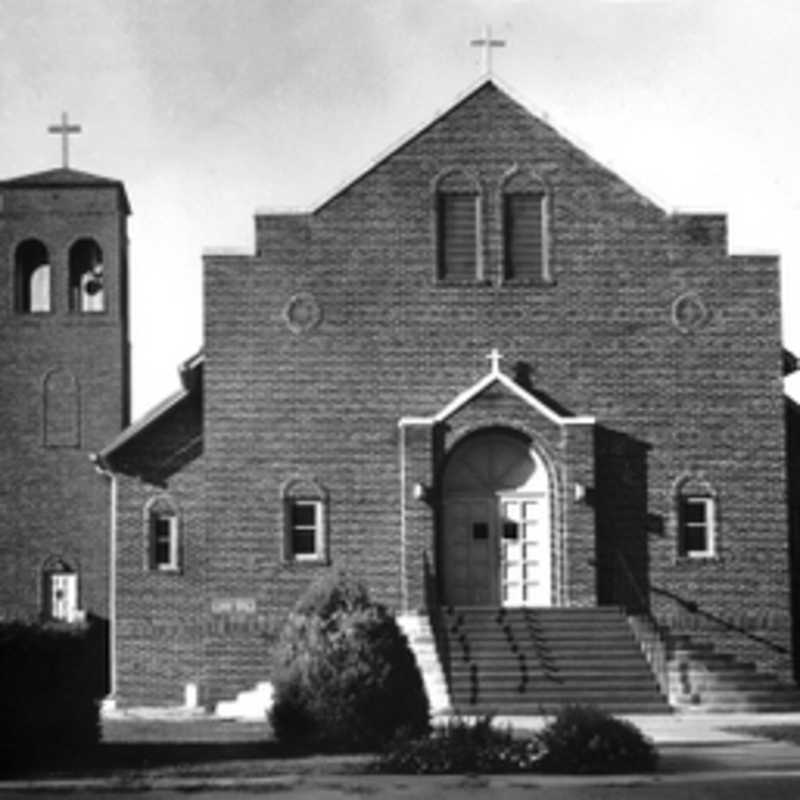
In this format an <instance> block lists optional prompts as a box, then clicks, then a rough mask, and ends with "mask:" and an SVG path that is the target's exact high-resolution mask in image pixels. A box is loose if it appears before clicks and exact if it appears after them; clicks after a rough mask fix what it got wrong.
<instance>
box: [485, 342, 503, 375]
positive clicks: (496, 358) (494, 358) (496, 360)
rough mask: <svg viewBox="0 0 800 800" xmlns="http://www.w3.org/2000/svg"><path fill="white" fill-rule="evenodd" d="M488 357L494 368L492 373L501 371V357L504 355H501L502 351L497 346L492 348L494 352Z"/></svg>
mask: <svg viewBox="0 0 800 800" xmlns="http://www.w3.org/2000/svg"><path fill="white" fill-rule="evenodd" d="M486 358H488V359H489V362H490V364H491V368H492V373H493V374H495V373H498V372H500V359H502V358H503V356H501V355H500V351H499V350H498V349H497V348H496V347H494V348H492V352H491V353H489V355H488V356H486Z"/></svg>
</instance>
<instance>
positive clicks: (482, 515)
mask: <svg viewBox="0 0 800 800" xmlns="http://www.w3.org/2000/svg"><path fill="white" fill-rule="evenodd" d="M496 516H497V510H496V508H495V505H494V503H493V502H492V501H491V499H475V498H449V499H448V501H447V504H446V508H445V520H446V522H445V528H444V542H443V545H444V552H445V553H446V554H447V558H446V560H445V561H444V563H443V564H442V569H443V572H444V585H445V597H446V598H447V602H448V603H451V604H453V605H461V606H483V605H494V604H496V603H497V588H496V581H495V580H494V576H495V572H496V566H495V565H496V562H497V559H496V555H495V549H496V541H497V540H496V533H495V531H496Z"/></svg>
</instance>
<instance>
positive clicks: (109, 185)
mask: <svg viewBox="0 0 800 800" xmlns="http://www.w3.org/2000/svg"><path fill="white" fill-rule="evenodd" d="M27 188H36V189H39V188H42V189H51V188H68V189H75V188H78V189H83V188H89V189H116V190H117V191H118V192H119V193H120V197H121V200H122V208H123V210H124V211H125V213H126V214H130V213H131V207H130V203H129V201H128V195H127V193H126V192H125V185H124V184H123V183H122V181H120V180H116V179H115V178H105V177H103V176H102V175H93V174H92V173H90V172H81V171H80V170H77V169H70V168H69V167H57V168H56V169H48V170H44V171H43V172H32V173H30V174H28V175H19V176H17V177H16V178H8V179H6V180H3V181H0V189H27Z"/></svg>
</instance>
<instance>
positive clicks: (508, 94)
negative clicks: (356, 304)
mask: <svg viewBox="0 0 800 800" xmlns="http://www.w3.org/2000/svg"><path fill="white" fill-rule="evenodd" d="M488 92H496V93H497V94H499V95H500V96H501V97H502V98H504V99H505V100H506V101H508V103H509V104H510V105H511V106H512V107H514V108H516V110H517V111H518V112H519V113H520V114H521V115H522V116H525V117H528V118H529V119H531V120H534V121H536V122H537V123H538V124H540V125H542V126H544V127H546V128H548V129H550V131H552V133H553V134H554V135H556V136H558V137H560V138H561V139H563V140H564V141H566V142H568V143H569V144H570V146H571V147H573V148H574V149H575V151H577V152H579V153H580V154H581V155H582V156H583V157H584V158H586V159H588V160H589V161H591V162H592V163H593V164H595V165H597V166H598V167H600V168H601V169H603V170H605V171H606V172H609V173H610V174H612V175H613V176H614V177H615V178H617V179H618V180H619V181H621V182H622V183H624V184H625V185H626V186H627V187H628V188H629V189H630V191H631V192H632V194H634V195H636V196H638V197H639V198H640V200H642V201H643V202H646V203H647V204H649V205H651V206H653V207H654V208H657V209H658V210H660V211H661V212H662V213H664V214H666V213H667V211H666V207H665V206H664V205H663V204H662V203H660V202H654V201H653V200H652V199H651V195H652V193H648V194H647V195H646V194H644V193H643V192H641V191H639V190H638V189H637V188H635V187H634V186H633V185H632V184H631V182H630V181H628V180H626V179H623V178H621V177H620V176H619V175H617V174H616V173H615V172H614V171H613V169H611V168H610V167H608V166H606V165H605V164H604V163H603V162H601V161H600V160H598V159H596V158H594V157H593V156H592V155H590V154H589V152H588V150H587V148H586V147H584V146H583V145H582V144H580V143H579V142H578V140H577V138H576V137H575V136H573V135H572V134H568V133H566V132H565V131H564V130H562V129H561V128H560V126H556V125H555V124H554V123H553V121H552V120H551V119H550V117H549V115H548V114H546V113H545V112H543V111H541V110H537V111H536V112H533V111H531V109H530V108H529V107H528V104H526V103H524V102H523V101H522V100H520V99H517V98H516V97H515V96H514V92H513V91H512V90H511V89H510V88H509V87H508V86H506V85H505V84H503V83H501V82H500V81H499V80H498V79H497V77H496V76H488V77H482V78H480V79H479V80H478V81H477V82H476V83H473V84H471V85H470V86H468V87H467V89H465V90H464V91H463V92H460V93H459V94H458V95H457V96H456V98H455V100H454V101H453V102H452V103H451V104H450V105H449V106H447V107H446V108H445V109H444V110H443V111H437V112H436V114H435V115H434V117H433V119H432V120H429V121H428V122H425V123H424V124H423V125H421V126H419V127H418V128H415V129H414V130H412V131H411V132H410V133H408V134H407V135H405V136H403V137H402V138H401V139H400V140H399V141H397V142H395V143H394V144H393V145H391V146H390V147H389V148H387V149H386V150H384V151H382V152H381V153H380V154H379V155H378V156H377V157H376V158H375V159H373V161H372V162H371V163H370V164H369V165H368V166H367V167H365V168H364V169H362V170H361V171H360V172H358V173H357V174H356V176H355V177H352V178H349V179H347V180H346V181H345V182H343V183H342V184H340V185H339V186H338V187H337V188H336V189H334V190H333V192H332V193H331V194H329V195H327V196H326V197H325V198H324V199H323V200H322V201H320V202H318V203H317V204H315V205H314V206H312V210H311V212H310V213H312V214H316V213H318V212H320V211H322V210H324V209H325V208H326V207H327V206H328V205H330V204H331V203H332V202H334V201H335V200H336V199H337V198H339V197H340V196H341V195H343V194H344V193H345V192H347V191H348V190H349V189H351V188H352V187H354V186H355V185H356V184H358V183H360V182H361V181H362V180H364V179H365V178H366V177H367V176H369V175H370V174H371V173H372V172H374V171H375V170H377V169H379V168H380V167H381V166H382V165H383V164H385V163H386V162H387V161H388V160H389V159H390V158H392V157H393V156H395V155H397V154H398V153H399V152H400V151H401V150H403V149H404V148H406V147H408V146H409V145H411V144H412V143H413V142H415V141H416V140H417V139H419V138H420V137H421V136H423V135H424V134H426V133H427V132H428V131H429V130H430V129H431V128H433V127H434V126H435V125H437V124H438V123H439V122H441V121H442V120H443V119H444V118H445V117H447V116H449V115H450V114H452V113H453V112H455V111H456V110H457V109H459V108H460V107H461V106H463V105H465V104H466V103H468V102H469V101H471V100H472V99H473V98H475V97H476V96H478V95H480V94H482V93H488ZM270 213H271V212H270V211H269V210H265V211H263V212H261V211H259V212H257V216H262V215H269V214H270ZM294 213H296V214H301V213H309V212H302V211H295V212H294Z"/></svg>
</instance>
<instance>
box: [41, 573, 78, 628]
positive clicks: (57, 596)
mask: <svg viewBox="0 0 800 800" xmlns="http://www.w3.org/2000/svg"><path fill="white" fill-rule="evenodd" d="M42 595H43V596H42V614H43V616H44V618H45V619H49V620H59V621H61V622H83V620H84V613H83V612H82V611H81V610H80V608H79V596H78V573H77V572H76V571H75V570H74V569H73V568H72V567H71V566H70V565H69V564H68V563H67V562H66V561H63V560H62V559H60V558H49V559H48V560H47V561H46V562H45V564H44V567H43V569H42Z"/></svg>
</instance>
